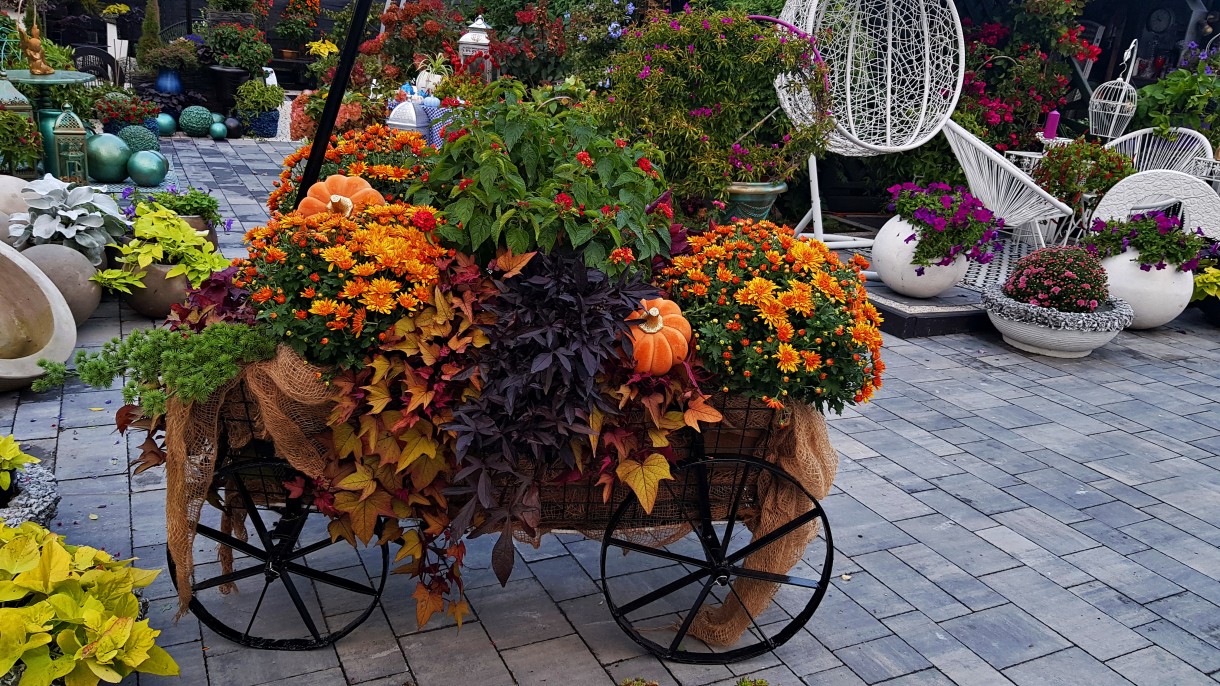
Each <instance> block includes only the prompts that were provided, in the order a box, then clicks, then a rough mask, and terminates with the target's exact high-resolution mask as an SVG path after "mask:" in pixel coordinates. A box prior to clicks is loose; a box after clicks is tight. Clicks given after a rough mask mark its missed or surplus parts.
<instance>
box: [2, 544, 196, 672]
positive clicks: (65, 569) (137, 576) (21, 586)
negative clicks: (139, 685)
mask: <svg viewBox="0 0 1220 686" xmlns="http://www.w3.org/2000/svg"><path fill="white" fill-rule="evenodd" d="M0 544H2V545H3V547H4V549H5V550H8V551H11V553H12V554H16V552H17V551H22V555H23V557H22V558H21V559H27V558H28V559H32V560H34V562H33V563H31V564H30V565H29V566H28V568H25V566H24V565H23V564H22V565H9V566H8V568H7V569H6V570H4V571H3V572H0V580H3V581H4V582H6V584H5V585H6V586H7V587H9V592H8V593H7V594H6V601H5V606H4V608H3V609H0V627H2V629H3V632H4V635H5V637H6V639H7V640H6V641H5V642H4V644H3V648H2V649H0V680H3V681H4V682H5V683H18V682H21V683H39V684H60V683H69V684H73V685H74V686H95V685H96V684H98V683H100V682H101V681H102V679H103V678H104V679H105V680H106V681H107V682H108V683H118V682H119V681H121V680H122V679H123V678H124V677H126V676H127V675H129V674H132V673H133V672H141V673H143V674H149V675H159V676H177V675H178V672H179V670H178V665H177V663H175V662H174V658H172V657H170V654H169V653H167V652H165V649H164V648H162V647H160V646H158V645H157V644H156V639H157V636H159V635H160V634H161V632H160V631H158V630H156V629H153V628H152V627H150V626H149V625H148V620H147V619H139V617H140V616H141V615H142V614H143V610H144V607H143V605H142V603H141V599H140V596H139V595H138V593H139V592H140V589H143V588H146V587H147V586H148V585H149V584H151V583H152V582H153V579H155V578H156V577H157V574H158V573H159V572H158V571H157V570H152V571H150V570H145V569H139V568H137V567H133V566H131V563H132V560H116V559H114V558H113V557H111V555H110V554H109V553H107V552H106V551H104V550H99V549H97V548H92V547H89V546H77V545H70V544H68V543H66V542H65V541H64V539H63V537H62V536H59V535H57V534H53V533H51V532H50V531H47V530H46V529H45V528H43V527H41V526H39V525H37V524H34V523H32V522H26V523H24V524H21V525H20V526H18V527H8V526H0ZM14 559H17V558H14ZM14 567H16V568H17V569H21V570H22V571H21V572H20V573H18V571H16V569H14ZM35 618H36V620H35Z"/></svg>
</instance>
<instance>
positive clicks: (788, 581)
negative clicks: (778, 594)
mask: <svg viewBox="0 0 1220 686" xmlns="http://www.w3.org/2000/svg"><path fill="white" fill-rule="evenodd" d="M730 569H731V570H732V573H733V574H734V575H736V576H739V577H742V578H745V579H756V580H758V581H770V582H772V583H776V584H784V585H786V586H800V587H801V588H811V589H814V590H817V589H818V588H821V586H822V584H820V583H818V582H817V581H813V580H811V579H802V578H801V577H799V576H788V575H787V574H772V573H771V572H763V571H760V570H757V569H746V568H744V567H731V568H730Z"/></svg>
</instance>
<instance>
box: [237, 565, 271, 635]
mask: <svg viewBox="0 0 1220 686" xmlns="http://www.w3.org/2000/svg"><path fill="white" fill-rule="evenodd" d="M270 587H271V579H264V580H263V590H262V591H261V592H260V593H259V594H258V602H257V603H255V604H254V612H252V613H250V622H249V623H248V624H246V630H245V631H244V632H242V635H241V636H242V640H246V639H249V638H250V630H251V629H253V628H254V620H255V619H257V618H258V611H259V610H261V609H262V607H263V598H266V597H267V589H268V588H270Z"/></svg>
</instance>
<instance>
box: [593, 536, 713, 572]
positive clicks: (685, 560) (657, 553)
mask: <svg viewBox="0 0 1220 686" xmlns="http://www.w3.org/2000/svg"><path fill="white" fill-rule="evenodd" d="M606 542H607V543H609V544H610V545H615V546H618V547H620V548H623V549H626V550H632V551H635V552H637V553H641V554H643V555H651V556H652V557H659V558H662V559H665V560H671V561H673V562H681V563H682V564H687V565H693V566H695V567H699V568H700V569H707V568H708V562H707V561H706V560H697V559H695V558H693V557H689V556H687V555H680V554H678V553H673V552H670V551H668V550H666V549H664V548H653V547H651V546H647V545H643V544H641V543H632V542H631V541H625V540H623V539H621V538H613V537H611V538H608V539H606Z"/></svg>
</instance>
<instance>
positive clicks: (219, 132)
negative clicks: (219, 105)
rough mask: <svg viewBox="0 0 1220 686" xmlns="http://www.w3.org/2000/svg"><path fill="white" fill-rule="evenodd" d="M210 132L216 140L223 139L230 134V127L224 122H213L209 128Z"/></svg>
mask: <svg viewBox="0 0 1220 686" xmlns="http://www.w3.org/2000/svg"><path fill="white" fill-rule="evenodd" d="M208 134H209V135H211V136H212V140H214V141H223V140H224V139H225V138H227V137H228V135H229V127H227V126H225V125H224V122H221V121H218V122H216V123H215V124H212V128H210V129H208Z"/></svg>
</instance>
